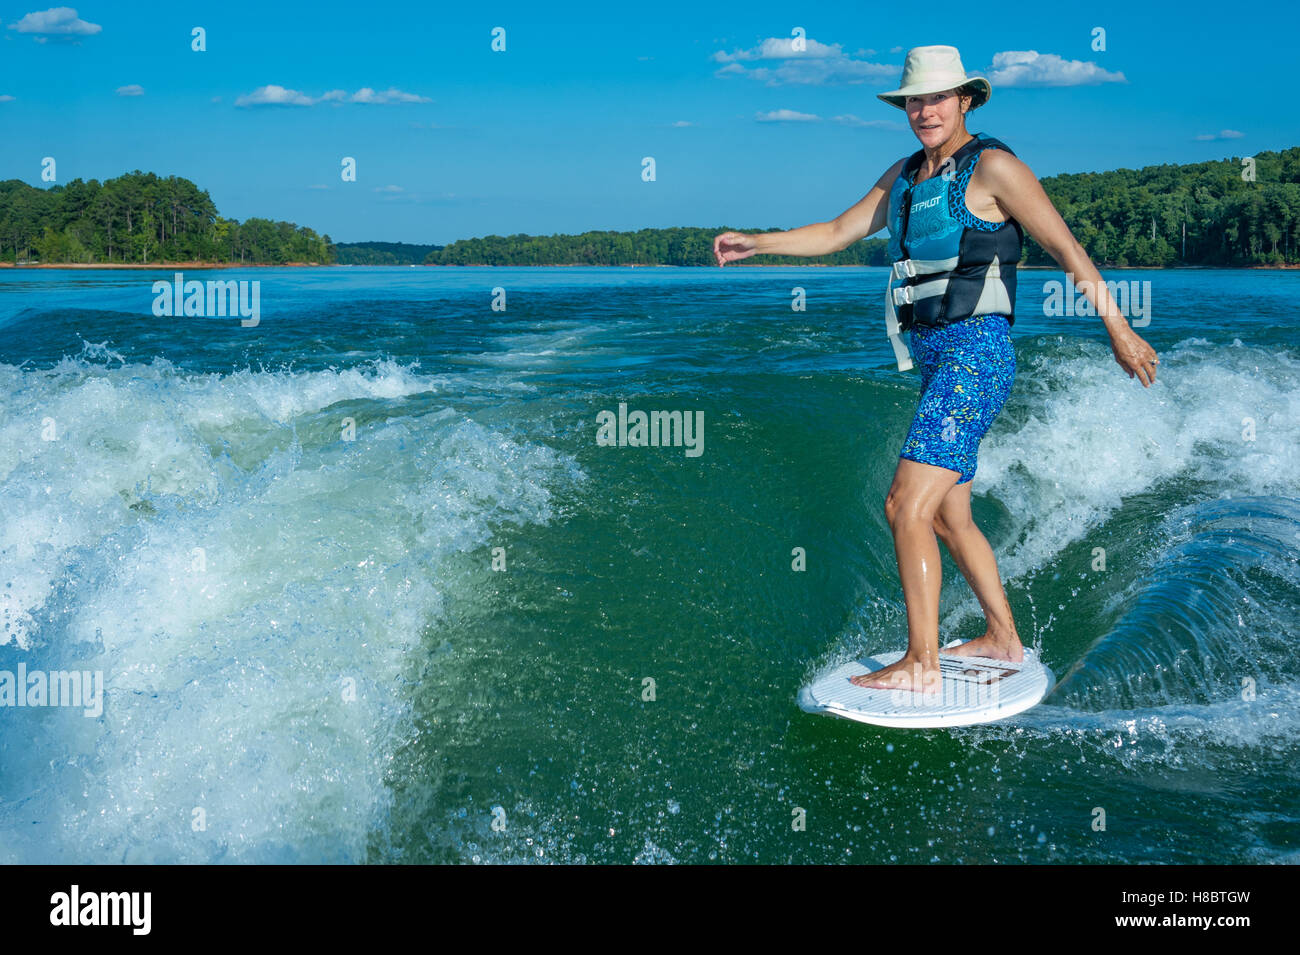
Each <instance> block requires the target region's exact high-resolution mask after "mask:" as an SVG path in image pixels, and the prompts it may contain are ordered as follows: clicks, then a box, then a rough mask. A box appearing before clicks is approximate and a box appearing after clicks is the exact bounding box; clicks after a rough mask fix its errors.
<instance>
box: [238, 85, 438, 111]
mask: <svg viewBox="0 0 1300 955" xmlns="http://www.w3.org/2000/svg"><path fill="white" fill-rule="evenodd" d="M432 102H433V100H431V99H429V98H428V97H427V96H419V95H417V94H415V93H405V92H403V91H402V90H399V89H397V88H396V87H393V86H390V87H389V88H388V89H386V90H383V91H382V92H378V93H377V92H375V91H374V90H372V89H371V88H370V87H369V86H363V87H361V89H359V90H357V91H356V92H355V93H352V94H351V95H349V94H348V92H347V91H346V90H330V91H329V92H327V93H323V94H322V95H320V96H316V97H312V96H308V95H307V94H306V93H301V92H299V91H298V90H291V89H285V88H284V87H283V86H276V85H274V84H272V85H270V86H259V87H258V88H257V89H255V90H253V92H251V93H249V94H247V95H245V96H241V97H239V98H238V99H237V100H235V105H236V106H315V105H316V104H317V103H366V104H371V105H385V104H389V103H432Z"/></svg>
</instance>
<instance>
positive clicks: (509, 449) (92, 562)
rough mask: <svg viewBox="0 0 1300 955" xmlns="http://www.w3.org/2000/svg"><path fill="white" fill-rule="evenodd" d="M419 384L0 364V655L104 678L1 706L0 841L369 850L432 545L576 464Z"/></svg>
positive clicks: (325, 855) (416, 380) (376, 373)
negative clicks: (89, 686) (55, 708)
mask: <svg viewBox="0 0 1300 955" xmlns="http://www.w3.org/2000/svg"><path fill="white" fill-rule="evenodd" d="M440 383H441V382H440V379H437V378H434V377H431V376H428V375H422V374H420V373H418V371H417V370H415V369H413V368H411V367H405V366H400V365H397V364H394V363H391V362H381V363H377V364H375V365H373V366H371V367H369V368H365V369H353V370H347V371H315V372H300V373H290V372H253V371H244V372H239V373H235V374H229V375H184V374H181V373H179V372H178V371H177V370H176V369H175V368H173V367H172V366H171V365H169V364H168V363H167V362H165V361H162V360H157V361H155V362H154V363H153V364H151V365H128V364H118V365H115V366H105V365H102V364H91V363H88V362H86V361H85V360H81V359H79V360H67V361H64V362H62V363H60V364H59V365H58V366H56V367H55V368H53V369H51V370H43V371H32V370H19V369H16V368H14V367H12V366H0V389H3V393H5V394H6V395H8V396H9V399H8V407H7V412H8V414H7V415H6V417H5V419H4V421H3V422H2V423H0V513H2V514H3V517H2V518H0V609H2V610H3V620H4V625H5V626H7V629H5V630H4V631H3V637H0V652H3V653H4V654H6V657H5V659H10V658H13V659H17V658H20V657H21V658H22V659H26V660H30V661H33V662H32V665H42V664H47V665H48V666H47V668H53V665H54V663H69V662H70V661H72V662H75V663H76V665H78V666H81V667H83V668H86V667H89V668H92V669H102V670H103V672H104V681H105V694H104V696H105V709H104V714H103V716H102V718H101V719H98V720H87V719H85V718H83V717H82V716H81V715H80V713H79V712H78V713H76V714H72V715H76V717H77V719H78V720H79V721H80V722H81V723H82V724H85V725H82V726H78V725H77V724H76V722H75V721H73V720H71V719H69V718H68V717H69V714H67V713H59V712H50V711H49V710H48V709H47V710H45V711H42V712H34V711H28V710H22V711H18V710H15V711H12V712H6V713H4V714H0V742H3V744H4V745H0V752H3V753H5V756H4V760H5V765H4V767H3V772H0V829H3V830H5V836H4V838H2V839H0V846H3V848H2V849H0V861H43V862H48V861H67V862H71V861H87V862H119V861H125V862H164V861H165V862H175V861H191V862H194V861H357V860H360V859H363V858H365V852H366V845H367V840H368V837H369V836H370V835H371V834H372V833H373V832H374V830H375V829H376V828H378V827H381V826H383V825H384V821H385V813H386V809H387V790H386V788H385V785H384V779H385V775H386V773H388V772H389V771H390V768H391V761H392V759H393V758H394V754H395V753H396V752H397V750H398V747H399V746H400V745H401V743H402V740H403V738H404V736H403V734H404V733H405V732H406V729H405V727H406V726H407V725H408V723H409V720H408V719H407V718H406V714H407V710H408V707H409V704H410V699H409V696H410V694H409V692H408V684H409V682H410V680H411V679H412V678H413V674H414V673H415V670H414V667H413V665H412V660H413V658H419V657H422V655H421V654H418V653H416V652H415V651H417V650H418V649H419V647H420V645H421V639H422V635H423V634H424V633H425V631H426V628H427V627H429V626H430V625H431V624H436V623H437V622H438V620H439V618H440V615H441V614H442V612H443V608H444V601H445V599H446V597H447V596H448V595H449V594H450V593H454V592H455V591H456V589H457V588H461V587H467V586H469V582H468V581H467V580H465V579H464V578H463V577H460V576H457V572H456V571H454V570H453V568H452V566H451V565H452V560H451V558H452V557H453V556H454V555H456V554H457V553H460V552H463V551H466V550H469V549H472V548H477V547H480V546H483V545H484V544H486V543H488V542H489V541H490V539H491V536H492V533H493V529H494V528H495V527H497V526H499V525H500V524H501V523H502V522H512V523H517V524H525V523H534V522H544V521H546V520H548V519H549V518H550V514H551V511H550V507H551V503H550V502H551V494H552V489H554V488H555V487H557V486H562V485H564V484H565V483H566V482H569V481H572V480H576V479H580V478H581V473H580V472H579V471H578V470H577V467H576V465H575V464H574V463H573V462H572V461H571V460H570V459H568V458H566V457H564V456H562V455H559V454H557V453H556V452H554V451H553V450H551V449H550V448H548V447H545V446H540V445H535V444H531V443H528V442H526V441H523V440H521V439H519V438H516V437H514V436H512V435H509V434H505V433H500V432H495V431H492V430H489V429H488V428H485V427H484V426H482V425H479V424H478V423H476V422H475V421H473V420H472V419H470V418H468V417H466V416H465V415H464V414H463V413H461V412H459V411H457V410H455V409H454V408H452V407H448V406H445V405H440V406H438V407H436V408H433V409H430V408H429V407H428V406H427V405H425V404H423V403H419V405H418V409H417V411H416V412H415V413H414V414H411V415H407V414H404V413H403V409H402V407H401V402H400V399H402V398H403V397H404V396H411V395H417V394H424V393H429V392H432V393H435V394H436V393H438V392H439V391H440ZM340 402H346V405H345V407H346V409H347V410H346V412H344V411H340V412H339V413H338V414H337V415H335V414H334V413H333V412H329V411H326V410H325V409H329V408H330V406H332V405H334V404H337V403H340ZM358 409H362V410H364V412H365V414H361V413H360V412H359V411H358ZM345 413H346V414H347V415H351V416H356V417H357V418H358V432H357V439H356V440H355V441H352V442H346V441H341V440H339V437H338V436H339V428H340V423H341V419H342V418H343V417H344V414H345ZM47 418H48V419H52V421H53V422H54V426H55V428H56V429H57V431H56V433H57V440H53V441H43V440H41V429H42V422H43V420H44V419H47ZM439 659H440V661H441V663H442V665H445V666H454V661H455V657H454V655H446V656H443V657H440V658H439Z"/></svg>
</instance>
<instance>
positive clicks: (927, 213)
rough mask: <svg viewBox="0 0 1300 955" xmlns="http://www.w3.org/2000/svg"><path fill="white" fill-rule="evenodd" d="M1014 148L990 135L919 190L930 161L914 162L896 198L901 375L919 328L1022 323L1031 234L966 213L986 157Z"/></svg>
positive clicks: (892, 284) (888, 313)
mask: <svg viewBox="0 0 1300 955" xmlns="http://www.w3.org/2000/svg"><path fill="white" fill-rule="evenodd" d="M989 148H996V149H1005V150H1006V151H1007V152H1009V153H1011V155H1013V156H1014V155H1015V153H1013V152H1011V149H1010V148H1009V147H1008V146H1007V145H1006V144H1005V143H1003V142H1001V141H1000V140H997V139H994V138H993V137H991V136H985V135H984V134H983V133H976V134H975V138H974V139H972V140H970V141H969V142H968V143H966V145H964V146H962V147H961V148H960V149H958V150H957V151H956V152H955V153H953V155H952V156H951V162H948V161H947V160H945V165H944V169H943V171H942V172H940V173H938V174H936V175H934V176H931V177H930V178H929V179H926V180H924V181H922V182H919V183H913V181H912V178H913V176H915V175H916V172H917V170H918V169H920V167H921V163H922V162H923V161H924V160H925V150H924V149H920V150H917V151H916V152H915V153H913V154H912V155H911V156H909V157H908V160H907V162H906V163H905V164H904V166H903V171H902V172H901V173H900V174H899V176H898V178H897V179H895V180H894V185H893V188H892V189H890V192H889V257H890V259H891V260H892V261H893V263H894V264H893V272H892V274H891V275H890V278H889V282H888V283H887V284H886V286H885V329H886V331H887V332H888V334H889V340H890V342H891V343H892V344H893V346H894V357H895V358H896V359H897V360H898V370H899V371H907V370H908V369H909V368H911V367H912V355H911V352H910V351H908V348H907V344H906V343H905V342H904V341H903V338H902V333H903V332H905V331H907V330H908V329H909V328H911V327H912V326H913V325H922V326H929V327H939V326H943V325H951V324H952V323H953V322H959V321H961V320H962V319H963V318H970V317H971V316H972V315H1005V316H1006V318H1007V323H1008V324H1013V323H1014V322H1015V303H1016V263H1017V262H1019V261H1020V247H1021V243H1022V241H1023V239H1024V232H1023V230H1022V229H1021V228H1020V223H1018V222H1016V220H1015V219H1007V220H1006V221H1005V222H988V221H986V220H984V219H977V218H976V217H975V216H974V215H972V214H971V212H970V210H969V209H967V208H966V186H967V184H968V183H969V182H970V177H971V174H972V173H973V172H974V171H975V164H976V163H977V162H978V161H979V157H980V153H981V152H982V151H983V150H985V149H989Z"/></svg>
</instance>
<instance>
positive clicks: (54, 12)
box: [9, 7, 104, 37]
mask: <svg viewBox="0 0 1300 955" xmlns="http://www.w3.org/2000/svg"><path fill="white" fill-rule="evenodd" d="M9 29H11V30H17V31H18V32H19V33H35V34H38V35H39V36H61V37H62V36H91V35H92V34H95V33H98V32H100V31H101V30H103V29H104V28H103V27H101V26H100V25H99V24H98V23H87V22H86V21H85V20H82V19H80V18H79V17H78V16H77V11H76V10H74V9H73V8H72V7H51V8H50V9H48V10H41V11H38V12H36V13H29V14H27V15H26V16H25V17H23V18H22V19H21V20H19V21H18V22H17V23H11V24H9Z"/></svg>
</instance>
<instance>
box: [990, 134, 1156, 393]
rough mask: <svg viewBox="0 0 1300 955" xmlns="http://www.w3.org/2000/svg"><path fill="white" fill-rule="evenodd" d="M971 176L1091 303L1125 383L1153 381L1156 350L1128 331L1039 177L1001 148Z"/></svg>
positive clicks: (1127, 326)
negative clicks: (1135, 379)
mask: <svg viewBox="0 0 1300 955" xmlns="http://www.w3.org/2000/svg"><path fill="white" fill-rule="evenodd" d="M976 173H977V174H978V175H979V176H980V185H981V186H982V187H984V188H985V189H987V191H988V192H989V193H991V194H992V196H993V198H994V199H995V200H996V201H997V204H998V206H999V207H1000V208H1001V209H1002V211H1003V213H1004V214H1005V215H1007V216H1008V217H1010V218H1013V219H1015V220H1016V221H1017V222H1019V223H1020V225H1021V226H1022V227H1023V228H1024V230H1025V231H1026V232H1028V233H1029V234H1030V235H1031V236H1033V237H1034V240H1035V241H1036V242H1037V243H1038V244H1039V245H1041V246H1042V247H1043V248H1044V249H1045V250H1046V251H1047V254H1048V255H1050V256H1051V257H1052V258H1053V259H1055V260H1056V262H1057V264H1058V265H1059V266H1060V267H1061V268H1062V269H1063V270H1064V271H1065V274H1066V277H1067V278H1069V279H1070V280H1071V281H1072V282H1073V283H1074V285H1075V287H1077V288H1078V289H1079V291H1081V292H1083V294H1084V295H1086V296H1087V297H1088V301H1090V302H1092V305H1093V307H1094V308H1095V309H1096V310H1097V314H1098V315H1100V316H1101V320H1102V322H1104V323H1105V325H1106V331H1107V332H1109V333H1110V347H1111V351H1112V352H1113V353H1114V355H1115V361H1116V362H1118V363H1119V366H1120V367H1121V368H1123V369H1124V370H1125V371H1126V372H1128V376H1129V377H1130V378H1132V377H1133V376H1134V375H1137V376H1138V380H1139V381H1141V382H1142V385H1143V387H1147V386H1149V385H1150V384H1151V382H1153V381H1155V380H1156V361H1157V360H1158V359H1156V352H1155V349H1154V348H1152V347H1151V346H1150V345H1148V344H1147V343H1146V341H1144V340H1143V338H1142V337H1141V336H1140V335H1138V333H1137V332H1135V331H1133V329H1132V328H1130V327H1129V324H1128V320H1127V319H1126V318H1125V317H1124V315H1123V313H1121V312H1120V310H1119V309H1118V308H1117V307H1116V306H1115V303H1114V301H1113V300H1112V299H1111V297H1110V292H1109V291H1108V290H1107V289H1106V283H1105V282H1104V281H1103V280H1102V277H1101V273H1099V272H1098V271H1097V267H1096V266H1095V265H1093V264H1092V260H1091V259H1090V258H1088V253H1087V252H1085V251H1084V250H1083V246H1081V245H1080V244H1079V240H1078V239H1076V238H1075V237H1074V233H1072V232H1071V231H1070V227H1069V226H1067V225H1066V224H1065V220H1064V219H1062V218H1061V214H1060V213H1059V212H1057V211H1056V207H1055V206H1054V205H1052V200H1051V199H1049V198H1048V197H1047V193H1046V192H1044V191H1043V186H1042V184H1041V183H1040V182H1039V181H1038V177H1037V176H1035V175H1034V174H1033V172H1032V171H1031V170H1030V168H1029V167H1028V166H1026V165H1025V164H1024V163H1023V162H1021V161H1020V160H1019V159H1017V158H1016V157H1015V156H1012V155H1011V154H1010V153H1008V152H1006V151H1005V150H1001V149H987V150H985V151H984V152H983V154H982V155H981V156H980V162H979V165H978V166H977V167H976Z"/></svg>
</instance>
